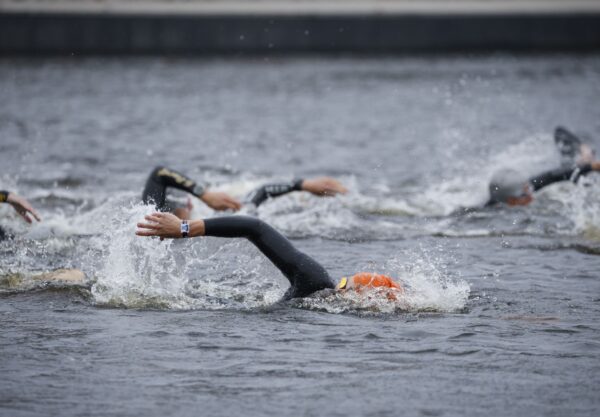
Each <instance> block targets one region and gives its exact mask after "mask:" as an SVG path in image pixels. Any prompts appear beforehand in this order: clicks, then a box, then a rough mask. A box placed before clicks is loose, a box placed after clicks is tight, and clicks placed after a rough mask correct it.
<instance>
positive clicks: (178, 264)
mask: <svg viewBox="0 0 600 417" xmlns="http://www.w3.org/2000/svg"><path fill="white" fill-rule="evenodd" d="M599 96H600V58H599V57H598V56H552V57H520V58H513V57H507V56H496V57H485V58H482V57H471V58H458V57H455V58H449V57H446V58H433V57H432V58H397V59H396V58H394V59H392V58H390V59H353V58H337V59H323V58H301V59H281V60H270V61H268V60H267V61H263V60H242V59H240V60H179V59H177V60H171V59H152V58H144V59H87V60H82V59H66V58H65V59H62V60H56V59H54V60H8V59H5V60H3V61H0V98H1V100H0V152H1V155H2V171H1V172H0V189H3V188H7V189H11V190H15V191H18V192H19V193H20V194H22V195H24V196H26V197H27V198H29V200H30V201H31V202H32V203H33V205H34V206H36V207H37V208H39V210H40V212H41V214H42V217H43V219H44V221H43V222H42V223H40V224H36V225H34V226H33V227H29V226H27V225H25V224H24V223H23V222H21V221H20V220H19V219H18V218H17V217H16V216H15V215H14V214H13V212H12V211H11V210H10V208H8V207H5V206H4V207H0V226H1V227H3V228H5V229H7V230H10V231H12V233H14V234H15V238H14V239H13V240H10V241H5V242H1V243H0V252H1V254H2V262H1V264H0V276H1V278H0V326H1V332H0V347H1V349H0V371H1V375H2V377H1V378H0V415H6V416H28V415H60V416H70V415H73V416H74V415H106V416H113V415H140V414H144V415H150V416H162V415H183V416H188V415H190V416H191V415H199V414H205V415H240V414H242V413H243V414H244V415H265V414H273V415H286V416H287V415H289V416H297V415H307V416H312V415H315V416H316V415H381V416H387V415H390V416H391V415H435V416H438V415H439V416H446V415H448V416H453V415H461V416H465V415H468V416H476V415H481V414H483V413H489V414H490V415H495V416H501V415H511V416H512V415H549V416H554V415H556V416H563V415H577V416H587V415H590V416H591V415H596V414H597V413H598V410H599V409H600V396H598V392H599V389H600V361H599V360H600V326H599V325H598V319H599V318H600V284H599V280H598V271H599V269H600V268H599V267H600V258H598V255H599V254H600V208H599V203H600V197H598V195H599V194H598V190H599V189H600V178H598V177H596V176H590V177H588V178H587V179H586V181H585V184H579V185H577V186H575V185H572V184H560V185H554V186H551V187H549V188H548V189H545V190H544V191H543V192H541V193H540V194H539V195H538V196H537V199H536V201H535V202H534V204H532V205H531V206H529V207H526V208H517V209H510V210H509V209H506V208H497V209H485V210H476V211H472V212H467V213H464V212H462V210H461V208H462V207H473V206H478V205H481V204H483V203H484V202H485V200H486V197H487V194H486V193H487V181H488V180H489V178H490V177H491V175H492V173H493V172H494V171H495V170H496V169H498V168H500V167H506V166H512V167H518V168H519V169H520V170H521V171H523V172H525V173H534V172H538V171H540V170H543V169H545V168H552V167H554V166H555V165H556V164H557V163H558V157H557V155H556V153H555V150H554V149H553V144H552V137H551V132H552V130H553V128H554V126H555V125H556V124H563V125H566V126H567V127H571V128H572V129H574V130H575V131H578V132H580V133H583V134H587V135H588V136H589V140H590V141H591V143H593V144H595V146H596V147H597V148H599V147H600V140H598V139H599V138H600V122H599V121H600V107H599V106H598V97H599ZM157 164H166V165H169V166H172V167H174V168H178V169H180V170H182V171H183V172H186V173H188V174H190V175H191V176H192V177H194V178H196V179H199V180H206V181H209V182H210V183H212V184H213V186H214V187H216V188H218V189H222V190H226V191H228V192H231V193H233V194H235V195H238V196H242V195H244V193H245V192H247V191H249V190H251V189H252V188H253V187H254V186H256V185H258V184H261V183H263V182H265V181H272V180H279V179H290V178H292V177H294V176H305V177H306V176H314V175H323V174H328V175H333V176H335V177H337V178H338V179H340V180H342V181H343V182H344V183H345V184H346V185H347V186H349V188H350V189H351V192H350V193H349V194H348V195H346V196H342V197H336V198H331V199H318V198H315V197H311V196H306V195H300V194H296V195H290V196H286V197H282V198H280V199H278V200H275V201H271V202H268V203H266V204H265V205H263V206H261V208H260V209H259V210H258V212H257V213H253V214H256V215H258V216H259V217H260V218H262V219H264V220H266V221H268V222H270V223H272V224H273V225H274V226H275V227H277V228H278V229H280V230H281V231H282V232H284V233H285V234H286V235H287V236H289V237H291V238H293V239H294V242H295V243H296V244H297V245H298V247H300V248H301V249H302V250H304V251H306V252H307V253H309V254H311V255H313V256H314V257H315V258H316V259H318V260H319V261H321V262H322V263H323V264H324V265H325V266H326V267H327V269H329V270H330V272H331V274H332V276H334V277H339V276H342V275H346V274H349V273H353V272H357V271H359V270H370V271H378V272H385V273H388V274H391V275H393V276H395V277H397V278H398V279H400V280H401V281H402V282H404V284H405V286H406V287H407V294H406V296H405V297H402V298H401V299H400V300H398V302H397V303H392V302H388V301H380V300H378V299H377V298H376V297H375V298H373V297H372V298H369V297H350V296H345V297H339V296H326V297H323V296H321V297H320V296H315V297H311V298H309V299H306V300H301V301H294V302H291V303H284V304H280V303H277V301H278V299H279V297H280V296H281V295H282V294H283V292H284V291H285V289H286V280H285V279H284V278H283V277H281V275H280V274H279V273H278V272H277V270H276V269H275V268H274V267H272V266H271V265H270V264H269V263H268V261H266V260H264V259H263V258H262V257H261V256H260V255H259V253H258V252H257V251H256V250H255V249H254V248H253V247H252V246H251V245H250V244H248V243H247V242H244V241H225V240H218V239H197V240H194V241H185V242H182V241H175V242H162V243H161V242H158V241H155V240H152V239H147V240H144V239H141V238H136V237H135V236H134V235H133V231H134V225H135V222H136V221H137V220H139V219H140V218H141V217H142V215H143V214H144V213H145V212H147V210H148V209H147V208H144V207H141V206H140V205H139V204H138V201H137V200H138V198H139V196H140V194H141V190H142V187H143V184H144V181H145V178H146V176H147V175H148V173H149V172H150V170H151V169H152V168H153V167H154V166H155V165H157ZM246 211H247V209H246ZM251 214H252V213H251ZM195 215H196V216H210V215H212V213H211V211H210V210H208V209H207V208H205V207H202V206H201V205H200V203H199V202H198V204H197V205H196V207H195ZM63 267H76V268H81V269H83V270H84V271H85V272H86V274H87V276H88V278H89V280H88V282H87V283H86V284H85V285H83V286H77V287H74V286H67V285H62V284H47V283H43V282H42V283H41V282H39V281H36V280H35V279H34V278H33V276H34V275H35V274H36V273H39V272H42V271H46V270H51V269H55V268H63Z"/></svg>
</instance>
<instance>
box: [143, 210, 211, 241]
mask: <svg viewBox="0 0 600 417" xmlns="http://www.w3.org/2000/svg"><path fill="white" fill-rule="evenodd" d="M144 219H145V220H146V222H144V223H141V222H140V223H138V224H137V227H138V230H136V231H135V234H136V235H138V236H158V237H160V238H161V240H162V239H178V238H181V237H183V236H182V235H181V219H180V218H179V217H177V216H175V215H174V214H171V213H158V212H157V213H152V214H149V215H147V216H145V217H144ZM189 225H190V232H189V237H194V236H203V235H204V221H203V220H200V219H199V220H192V221H190V222H189Z"/></svg>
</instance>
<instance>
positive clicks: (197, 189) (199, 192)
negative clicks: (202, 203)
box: [193, 184, 206, 200]
mask: <svg viewBox="0 0 600 417" xmlns="http://www.w3.org/2000/svg"><path fill="white" fill-rule="evenodd" d="M205 193H206V187H205V186H204V185H202V184H196V185H195V186H194V189H193V194H194V195H195V196H196V197H198V198H199V199H201V200H202V196H203V195H204V194H205Z"/></svg>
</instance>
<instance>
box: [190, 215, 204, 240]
mask: <svg viewBox="0 0 600 417" xmlns="http://www.w3.org/2000/svg"><path fill="white" fill-rule="evenodd" d="M188 223H189V225H190V232H189V235H188V236H189V237H196V236H204V220H202V219H198V220H190V221H189V222H188Z"/></svg>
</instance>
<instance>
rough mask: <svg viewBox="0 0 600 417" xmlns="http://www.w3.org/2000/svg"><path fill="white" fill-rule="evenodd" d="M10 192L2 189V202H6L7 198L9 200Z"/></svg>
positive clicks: (0, 192)
mask: <svg viewBox="0 0 600 417" xmlns="http://www.w3.org/2000/svg"><path fill="white" fill-rule="evenodd" d="M9 194H10V192H9V191H0V203H6V200H8V195H9Z"/></svg>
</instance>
